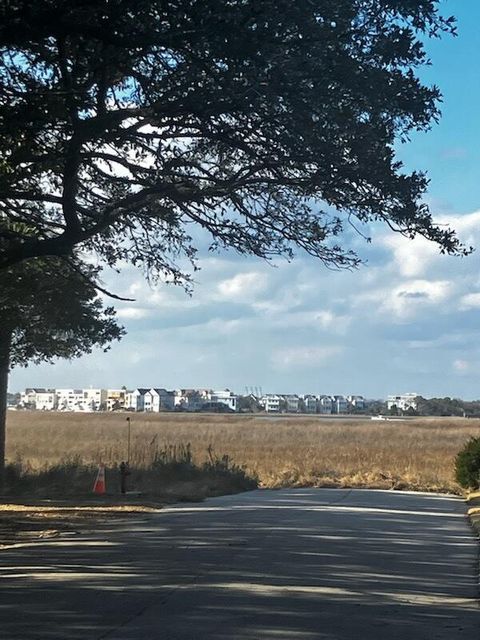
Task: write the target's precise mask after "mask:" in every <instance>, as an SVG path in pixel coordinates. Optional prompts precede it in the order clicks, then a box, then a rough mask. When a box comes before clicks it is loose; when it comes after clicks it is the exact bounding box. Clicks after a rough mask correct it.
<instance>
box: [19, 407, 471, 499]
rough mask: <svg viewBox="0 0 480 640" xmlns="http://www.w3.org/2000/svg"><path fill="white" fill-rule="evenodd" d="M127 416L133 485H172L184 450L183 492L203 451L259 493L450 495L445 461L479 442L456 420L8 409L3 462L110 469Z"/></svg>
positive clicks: (119, 452) (205, 458) (120, 449)
mask: <svg viewBox="0 0 480 640" xmlns="http://www.w3.org/2000/svg"><path fill="white" fill-rule="evenodd" d="M127 415H129V416H130V417H131V433H132V447H131V466H132V467H134V468H135V469H136V470H137V472H138V474H139V477H141V476H142V473H145V474H147V475H148V473H149V471H148V470H149V469H150V470H151V469H155V468H157V472H158V474H159V475H160V476H161V474H162V473H167V472H166V471H165V470H166V469H167V468H169V469H170V471H169V472H168V473H167V475H169V477H170V479H171V480H172V482H173V481H174V480H173V479H174V477H175V475H176V474H178V473H179V472H180V471H181V470H182V464H184V462H183V463H181V464H180V466H175V465H176V462H175V463H174V464H173V466H172V465H171V466H170V467H169V466H168V465H169V464H170V462H171V461H170V462H169V456H173V459H174V460H176V458H177V457H178V456H179V457H180V459H182V456H183V454H180V452H181V451H182V447H185V445H186V443H189V445H188V458H189V462H188V465H187V466H186V467H184V468H183V472H185V473H184V475H183V476H182V478H184V480H185V482H187V483H190V485H191V486H192V487H193V486H194V485H195V483H196V482H198V481H199V478H198V477H194V475H191V476H188V473H190V471H189V469H191V468H192V467H197V468H200V469H206V468H208V465H209V464H212V455H214V454H213V453H212V452H213V451H217V452H221V454H222V456H226V457H225V458H222V457H216V456H215V459H216V460H217V462H216V464H217V471H218V470H219V465H220V466H221V464H222V463H221V460H224V463H223V464H224V466H225V460H226V461H227V462H226V465H227V471H225V470H224V471H223V472H222V473H224V474H226V475H228V474H229V473H230V471H231V470H232V469H235V470H237V469H240V470H242V469H245V472H246V477H250V478H258V479H259V481H260V484H261V486H264V487H270V488H279V487H291V486H293V487H301V486H332V487H334V486H336V487H338V486H340V487H342V486H349V487H372V488H397V489H414V490H426V491H449V492H457V493H458V492H459V491H460V488H459V486H458V485H457V483H456V482H455V479H454V460H455V456H456V454H457V453H458V451H459V450H460V449H461V448H462V447H463V445H464V443H465V442H466V441H467V440H468V439H469V438H470V437H472V436H479V435H480V421H479V420H464V419H460V418H435V419H434V418H431V419H418V420H417V419H415V420H406V421H399V422H397V421H395V422H373V421H371V420H368V419H366V420H349V419H345V420H338V419H337V420H328V419H322V418H318V417H316V416H311V417H309V416H289V417H278V418H266V417H265V416H261V415H260V416H249V415H203V414H179V415H176V414H167V413H165V414H125V413H109V414H105V413H99V414H67V413H40V412H13V411H12V412H9V415H8V437H7V456H8V459H9V460H10V461H11V462H12V463H14V464H15V463H17V465H19V466H20V467H21V468H22V469H24V470H28V471H29V473H30V474H35V473H44V474H48V473H49V469H51V468H55V466H56V465H57V466H58V465H60V466H62V464H64V462H65V459H66V457H68V459H70V460H71V459H72V457H73V458H74V459H75V461H76V464H77V465H80V466H81V465H86V466H87V467H88V466H89V465H96V464H98V463H99V462H104V463H105V464H107V466H109V467H110V468H112V469H115V468H116V465H118V464H119V463H120V461H121V460H124V459H125V458H126V450H127V423H126V420H125V418H126V417H127ZM212 448H213V449H212ZM209 452H210V453H209ZM67 462H68V460H67ZM189 465H190V466H189ZM204 465H206V466H204ZM158 468H162V469H163V471H161V472H160V471H158ZM157 472H156V473H157ZM89 473H91V468H90V470H89ZM185 474H186V475H185ZM220 475H221V474H220ZM163 478H165V475H164V476H163Z"/></svg>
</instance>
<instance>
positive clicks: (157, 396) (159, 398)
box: [144, 387, 174, 413]
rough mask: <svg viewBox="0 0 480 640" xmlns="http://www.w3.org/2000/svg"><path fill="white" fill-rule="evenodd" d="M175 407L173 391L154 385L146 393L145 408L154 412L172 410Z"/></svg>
mask: <svg viewBox="0 0 480 640" xmlns="http://www.w3.org/2000/svg"><path fill="white" fill-rule="evenodd" d="M173 407H174V394H173V391H167V390H166V389H163V388H154V387H152V388H151V389H149V390H148V391H147V392H146V393H145V400H144V410H145V411H151V412H153V413H159V412H160V411H171V410H172V409H173Z"/></svg>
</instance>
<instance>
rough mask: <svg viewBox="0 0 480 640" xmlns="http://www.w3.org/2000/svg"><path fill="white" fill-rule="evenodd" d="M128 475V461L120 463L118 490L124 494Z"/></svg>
mask: <svg viewBox="0 0 480 640" xmlns="http://www.w3.org/2000/svg"><path fill="white" fill-rule="evenodd" d="M129 475H130V468H129V466H128V462H121V463H120V491H121V492H122V493H123V494H124V495H125V494H126V493H127V477H128V476H129Z"/></svg>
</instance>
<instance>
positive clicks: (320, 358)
mask: <svg viewBox="0 0 480 640" xmlns="http://www.w3.org/2000/svg"><path fill="white" fill-rule="evenodd" d="M342 350H343V349H342V347H338V346H331V347H287V348H284V349H282V348H281V349H277V350H276V351H274V353H273V354H272V356H271V362H272V364H273V365H274V366H277V367H280V368H282V369H290V368H295V367H309V368H312V367H318V366H323V365H324V364H326V363H327V362H328V361H329V360H331V359H332V358H334V357H335V356H337V355H339V354H340V353H341V352H342Z"/></svg>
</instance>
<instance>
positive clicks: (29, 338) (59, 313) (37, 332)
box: [0, 258, 124, 483]
mask: <svg viewBox="0 0 480 640" xmlns="http://www.w3.org/2000/svg"><path fill="white" fill-rule="evenodd" d="M97 276H98V270H97V269H95V268H93V267H87V266H85V265H80V264H78V265H76V264H75V262H72V263H70V264H66V263H65V262H64V261H62V260H61V259H58V258H37V259H35V260H29V261H26V262H23V263H22V264H19V265H16V266H15V267H11V268H9V269H6V270H3V271H1V272H0V483H1V482H2V481H3V471H4V464H5V424H6V407H7V387H8V374H9V371H10V369H11V368H13V367H15V366H27V365H28V363H30V362H34V363H40V362H50V361H52V360H53V359H55V358H74V357H77V356H80V355H82V354H84V353H90V352H91V351H92V349H93V347H95V346H100V347H103V348H104V349H105V350H107V349H108V345H109V343H110V342H111V341H112V340H115V339H120V338H121V336H122V335H123V333H124V331H123V328H121V327H119V326H118V325H117V324H116V322H115V317H114V316H115V312H114V310H113V309H112V308H111V307H106V308H104V307H103V305H102V301H101V299H100V298H99V297H98V296H97V292H96V289H95V287H94V285H92V284H91V280H95V279H96V277H97Z"/></svg>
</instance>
